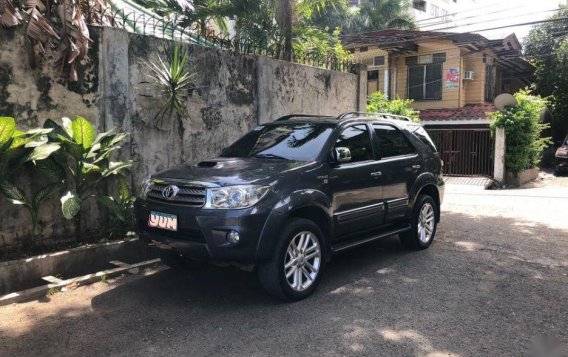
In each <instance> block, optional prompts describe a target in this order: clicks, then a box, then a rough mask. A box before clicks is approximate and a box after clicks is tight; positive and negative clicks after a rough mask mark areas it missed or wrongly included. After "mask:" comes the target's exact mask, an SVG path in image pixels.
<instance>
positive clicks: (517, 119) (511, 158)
mask: <svg viewBox="0 0 568 357" xmlns="http://www.w3.org/2000/svg"><path fill="white" fill-rule="evenodd" d="M515 98H516V99H517V105H516V106H515V107H510V108H507V109H505V110H503V111H499V112H495V113H489V115H490V117H491V118H492V119H493V123H492V124H491V127H492V129H493V130H495V128H504V129H505V134H506V140H505V145H506V149H505V166H506V167H507V168H508V169H509V170H511V171H513V172H514V173H518V172H520V171H523V170H526V169H530V168H531V167H534V166H537V165H538V164H539V163H540V159H541V155H542V152H543V150H544V149H546V148H547V147H548V146H549V145H550V144H551V143H552V141H551V139H550V138H542V137H541V132H542V131H543V130H545V129H547V128H548V125H547V124H542V123H541V122H540V118H541V114H542V111H543V110H544V109H545V108H546V105H547V101H546V100H545V99H543V98H541V97H540V96H534V95H531V94H530V93H529V91H528V90H521V91H519V92H518V93H516V94H515Z"/></svg>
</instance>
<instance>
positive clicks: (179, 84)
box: [146, 43, 197, 125]
mask: <svg viewBox="0 0 568 357" xmlns="http://www.w3.org/2000/svg"><path fill="white" fill-rule="evenodd" d="M188 62H189V52H187V51H183V50H182V49H181V45H180V44H179V43H175V44H174V46H173V49H172V52H171V54H170V58H169V60H164V59H162V57H161V56H159V55H158V56H157V58H156V59H154V60H150V61H148V62H146V66H147V67H148V69H149V71H150V73H149V74H148V76H149V77H150V78H151V82H152V83H153V84H154V85H155V86H157V87H158V88H159V89H160V96H161V98H162V100H163V103H164V104H163V105H162V107H161V108H160V110H159V111H158V112H157V113H156V115H155V116H154V120H155V121H156V124H157V125H160V124H161V123H162V122H163V121H164V119H165V118H171V117H172V116H173V115H174V114H176V115H177V116H178V117H179V118H181V119H186V118H189V113H188V111H187V109H186V106H185V103H184V100H183V95H184V94H187V93H188V91H189V90H190V89H191V87H192V82H191V81H192V78H193V77H194V76H195V75H196V74H197V73H196V72H192V71H190V70H189V69H188V68H187V67H188Z"/></svg>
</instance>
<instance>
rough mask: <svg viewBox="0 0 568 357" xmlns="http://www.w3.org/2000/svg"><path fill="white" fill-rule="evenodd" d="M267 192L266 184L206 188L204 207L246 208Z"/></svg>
mask: <svg viewBox="0 0 568 357" xmlns="http://www.w3.org/2000/svg"><path fill="white" fill-rule="evenodd" d="M267 192H268V187H266V186H254V185H243V186H227V187H219V188H209V189H207V203H206V204H205V208H225V209H227V208H248V207H251V206H254V205H255V204H256V203H257V202H258V201H260V200H261V199H262V198H263V197H264V195H266V193H267Z"/></svg>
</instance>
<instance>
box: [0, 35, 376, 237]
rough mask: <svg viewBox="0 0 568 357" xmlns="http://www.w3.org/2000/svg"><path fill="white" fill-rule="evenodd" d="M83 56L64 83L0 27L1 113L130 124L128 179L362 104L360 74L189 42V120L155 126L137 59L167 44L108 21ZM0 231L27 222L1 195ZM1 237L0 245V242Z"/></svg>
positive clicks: (52, 208)
mask: <svg viewBox="0 0 568 357" xmlns="http://www.w3.org/2000/svg"><path fill="white" fill-rule="evenodd" d="M90 30H91V37H92V39H93V47H92V48H91V50H90V53H89V56H90V60H89V61H88V62H86V63H84V64H82V65H81V66H79V67H80V68H79V74H80V75H79V77H80V80H79V82H78V83H67V82H66V81H65V78H64V77H62V76H60V75H59V74H58V73H57V72H56V71H55V70H54V69H53V64H52V62H51V61H50V60H47V61H45V63H36V64H35V65H33V63H31V61H30V57H29V55H28V52H29V49H28V48H27V46H28V45H27V43H26V41H25V38H24V36H23V33H22V29H16V30H4V29H0V115H7V116H13V117H15V118H16V120H17V122H18V126H19V127H21V128H24V129H26V128H31V127H35V126H41V125H42V124H43V122H44V121H45V120H46V119H48V118H51V119H53V120H55V121H58V122H60V121H61V117H63V116H68V117H73V116H75V115H81V116H84V117H85V118H88V119H89V120H91V121H92V122H93V123H94V125H95V126H96V127H97V128H98V130H100V131H104V130H109V129H111V128H114V129H117V130H119V131H125V132H129V133H130V136H129V139H128V142H127V143H126V144H125V145H124V146H123V150H122V152H121V153H120V156H121V158H122V159H132V160H134V161H135V162H136V165H135V167H134V169H133V170H132V176H131V180H132V184H133V185H134V187H138V185H139V183H140V182H141V180H142V179H143V178H144V177H146V176H148V175H149V174H151V173H153V172H156V171H159V170H163V169H166V168H168V167H171V166H173V165H177V164H180V163H182V162H185V161H198V160H202V159H204V158H207V157H212V156H216V155H217V154H218V153H219V151H220V150H221V149H222V148H223V147H225V146H227V145H229V144H230V143H231V142H233V141H234V140H236V139H237V138H239V137H240V136H241V135H242V134H244V133H246V132H247V131H249V130H250V129H252V128H254V127H255V126H256V125H258V124H259V123H266V122H270V121H272V120H274V119H276V118H277V117H278V116H281V115H284V114H289V113H309V114H339V113H341V112H345V111H352V110H364V105H365V98H364V96H363V97H362V96H361V93H364V92H362V90H361V88H363V89H364V88H366V76H365V72H364V71H363V72H361V73H362V74H361V78H359V76H358V75H356V74H351V73H342V72H334V71H328V70H323V69H317V68H313V67H308V66H303V65H299V64H293V63H288V62H282V61H277V60H273V59H270V58H266V57H258V56H248V55H238V54H234V53H231V52H228V51H223V50H217V49H212V48H207V47H203V46H196V45H184V48H185V49H188V50H189V52H190V65H191V69H192V70H194V71H195V72H196V74H195V77H194V84H195V89H194V90H193V91H192V93H190V94H189V95H188V96H187V97H186V98H185V99H184V100H185V103H186V105H187V108H188V109H189V113H190V119H187V120H178V119H172V120H165V121H164V122H163V123H161V124H160V125H156V123H155V121H154V116H155V113H156V111H157V109H158V108H159V105H160V100H159V99H157V96H156V94H157V91H156V88H155V87H153V86H151V85H150V84H149V83H147V82H148V80H149V78H148V77H147V75H146V73H147V72H148V69H147V67H146V61H148V60H149V59H151V58H155V57H156V56H157V55H158V54H159V53H160V51H163V49H164V48H171V46H172V43H171V42H170V41H167V40H162V39H158V38H154V37H150V36H141V35H135V34H130V33H127V32H125V31H123V30H119V29H113V28H97V27H91V28H90ZM58 206H59V202H58V200H57V199H54V200H53V201H52V202H50V203H49V204H48V205H46V207H45V209H44V210H45V212H43V213H44V214H43V215H42V217H44V218H43V219H42V222H41V226H42V230H43V234H44V236H45V237H47V238H57V237H59V236H68V235H69V234H70V232H71V230H72V225H70V224H69V222H64V220H63V219H62V218H61V216H60V214H59V207H58ZM87 210H88V211H87V214H84V217H85V219H86V221H85V224H86V226H87V228H89V227H91V228H95V227H97V226H98V225H99V222H97V217H98V214H97V211H96V207H94V206H93V207H90V208H89V207H87ZM0 211H1V212H2V214H1V215H0V237H3V240H4V242H5V243H6V244H10V243H12V242H13V241H14V238H15V236H16V233H20V234H23V233H24V232H26V231H27V230H29V226H30V222H29V219H28V218H27V216H26V214H25V212H23V211H22V210H20V209H19V208H17V207H14V206H12V205H10V204H9V203H8V202H7V201H6V200H5V199H4V198H3V197H0ZM2 244H3V243H2V241H1V240H0V247H1V246H2Z"/></svg>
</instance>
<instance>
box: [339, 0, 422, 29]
mask: <svg viewBox="0 0 568 357" xmlns="http://www.w3.org/2000/svg"><path fill="white" fill-rule="evenodd" d="M409 6H410V4H409V3H408V1H401V0H373V1H370V0H367V1H366V2H365V3H363V6H361V10H360V12H359V14H354V15H353V18H352V19H351V21H350V23H349V26H345V27H344V30H345V32H347V33H356V32H365V31H378V30H383V29H388V28H397V29H415V28H416V24H415V22H414V19H413V17H412V15H410V13H409V12H408V8H409Z"/></svg>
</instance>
